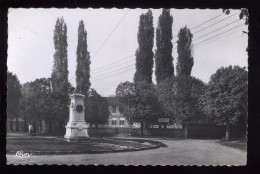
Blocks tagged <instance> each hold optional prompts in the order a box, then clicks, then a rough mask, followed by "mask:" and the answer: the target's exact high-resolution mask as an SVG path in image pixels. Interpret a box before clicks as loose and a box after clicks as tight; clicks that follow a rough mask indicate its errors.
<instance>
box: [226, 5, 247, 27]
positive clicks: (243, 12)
mask: <svg viewBox="0 0 260 174" xmlns="http://www.w3.org/2000/svg"><path fill="white" fill-rule="evenodd" d="M223 12H224V13H225V14H227V15H229V13H230V10H229V9H223ZM244 18H245V25H248V24H249V21H248V20H249V19H248V18H249V13H248V10H247V9H246V8H241V10H240V13H239V19H244Z"/></svg>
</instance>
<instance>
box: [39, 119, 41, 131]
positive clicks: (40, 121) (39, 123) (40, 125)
mask: <svg viewBox="0 0 260 174" xmlns="http://www.w3.org/2000/svg"><path fill="white" fill-rule="evenodd" d="M39 124H40V130H39V133H42V120H40V121H39Z"/></svg>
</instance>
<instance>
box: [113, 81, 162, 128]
mask: <svg viewBox="0 0 260 174" xmlns="http://www.w3.org/2000/svg"><path fill="white" fill-rule="evenodd" d="M116 96H117V98H118V99H119V101H120V106H119V109H120V112H121V113H122V114H123V115H124V116H125V117H127V118H131V121H135V122H140V123H144V122H146V123H154V122H156V121H157V118H158V117H159V116H160V114H161V106H160V104H159V102H158V97H157V90H156V87H155V85H154V84H147V83H145V82H140V83H137V84H134V83H130V82H124V83H120V84H119V85H118V87H117V89H116Z"/></svg>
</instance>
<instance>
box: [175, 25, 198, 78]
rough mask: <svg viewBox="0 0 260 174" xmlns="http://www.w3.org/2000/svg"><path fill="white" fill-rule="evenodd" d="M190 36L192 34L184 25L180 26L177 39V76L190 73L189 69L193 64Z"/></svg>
mask: <svg viewBox="0 0 260 174" xmlns="http://www.w3.org/2000/svg"><path fill="white" fill-rule="evenodd" d="M192 37H193V35H192V34H191V32H190V29H188V28H187V27H186V26H185V27H184V28H181V29H180V31H179V33H178V38H179V39H178V41H177V44H178V45H177V52H178V58H177V76H182V75H188V76H190V75H191V70H192V67H193V65H194V61H193V55H192V54H193V53H192V49H193V48H192V47H193V45H192Z"/></svg>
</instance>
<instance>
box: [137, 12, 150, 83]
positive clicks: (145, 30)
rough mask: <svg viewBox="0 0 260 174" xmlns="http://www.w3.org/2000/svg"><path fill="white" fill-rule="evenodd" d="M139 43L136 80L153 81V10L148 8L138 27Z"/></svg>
mask: <svg viewBox="0 0 260 174" xmlns="http://www.w3.org/2000/svg"><path fill="white" fill-rule="evenodd" d="M137 38H138V44H139V47H138V49H137V50H136V53H135V55H136V72H135V75H134V82H135V83H139V82H146V83H149V84H150V83H152V74H153V55H154V53H153V38H154V27H153V15H152V11H151V10H148V12H147V13H145V14H142V15H141V16H140V21H139V28H138V34H137Z"/></svg>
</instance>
